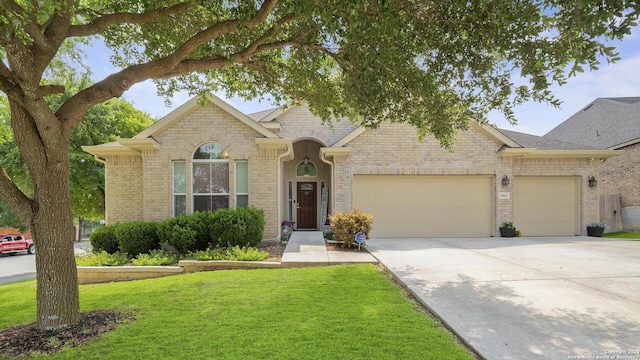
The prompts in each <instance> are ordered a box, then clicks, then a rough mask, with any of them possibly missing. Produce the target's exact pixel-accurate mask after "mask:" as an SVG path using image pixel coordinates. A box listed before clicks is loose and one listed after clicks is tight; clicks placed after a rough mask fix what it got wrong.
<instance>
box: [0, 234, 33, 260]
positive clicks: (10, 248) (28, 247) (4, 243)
mask: <svg viewBox="0 0 640 360" xmlns="http://www.w3.org/2000/svg"><path fill="white" fill-rule="evenodd" d="M0 237H1V238H2V240H0V254H15V253H17V252H19V251H26V252H27V253H29V254H32V255H33V254H35V253H36V247H35V246H34V245H33V240H31V239H27V238H25V237H24V236H22V235H17V234H8V235H0Z"/></svg>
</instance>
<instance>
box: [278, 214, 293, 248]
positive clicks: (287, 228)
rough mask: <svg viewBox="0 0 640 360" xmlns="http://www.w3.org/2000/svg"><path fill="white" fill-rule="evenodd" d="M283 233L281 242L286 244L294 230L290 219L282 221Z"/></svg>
mask: <svg viewBox="0 0 640 360" xmlns="http://www.w3.org/2000/svg"><path fill="white" fill-rule="evenodd" d="M281 225H282V235H280V242H281V243H282V244H286V243H288V242H289V238H290V237H291V233H292V232H293V223H292V222H291V221H288V220H284V221H283V222H282V223H281Z"/></svg>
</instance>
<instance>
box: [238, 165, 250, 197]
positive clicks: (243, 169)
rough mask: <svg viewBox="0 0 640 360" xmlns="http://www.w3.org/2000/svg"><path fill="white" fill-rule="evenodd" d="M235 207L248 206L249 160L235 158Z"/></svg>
mask: <svg viewBox="0 0 640 360" xmlns="http://www.w3.org/2000/svg"><path fill="white" fill-rule="evenodd" d="M235 163H236V207H237V208H239V207H247V206H249V162H248V161H246V160H236V161H235Z"/></svg>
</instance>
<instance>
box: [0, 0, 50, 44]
mask: <svg viewBox="0 0 640 360" xmlns="http://www.w3.org/2000/svg"><path fill="white" fill-rule="evenodd" d="M32 5H33V3H31V4H30V6H32ZM3 8H4V9H3V10H2V14H5V15H7V14H8V13H16V14H19V15H20V16H21V17H24V18H25V19H28V21H27V22H26V23H25V22H22V25H23V26H24V29H25V30H26V32H27V34H29V36H30V37H31V39H32V40H33V41H34V43H35V44H36V45H37V46H39V47H46V46H47V40H46V39H45V37H44V36H43V34H42V31H41V29H40V27H39V26H38V19H37V18H36V16H37V14H38V12H37V11H36V10H35V9H31V11H29V10H27V9H25V8H23V7H22V6H20V5H18V4H17V3H16V2H15V1H13V0H8V1H4V2H3ZM36 8H37V7H36Z"/></svg>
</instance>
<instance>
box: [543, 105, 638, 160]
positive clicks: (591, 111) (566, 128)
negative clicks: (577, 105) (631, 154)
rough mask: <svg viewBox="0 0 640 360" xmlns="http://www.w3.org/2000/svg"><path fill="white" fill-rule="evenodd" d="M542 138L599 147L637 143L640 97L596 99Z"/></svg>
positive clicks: (610, 147)
mask: <svg viewBox="0 0 640 360" xmlns="http://www.w3.org/2000/svg"><path fill="white" fill-rule="evenodd" d="M544 137H545V138H548V139H555V140H561V141H566V142H571V143H576V144H582V145H588V146H593V147H597V148H600V149H618V148H621V147H623V146H626V145H631V144H634V143H637V142H640V97H621V98H598V99H596V100H594V101H593V102H591V103H590V104H589V105H587V106H585V107H584V108H583V109H582V110H580V111H578V112H577V113H575V114H573V115H572V116H571V117H570V118H568V119H567V120H565V121H564V122H562V123H561V124H560V125H558V126H556V127H555V128H554V129H552V130H551V131H549V132H548V133H547V134H545V135H544Z"/></svg>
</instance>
